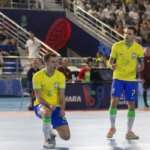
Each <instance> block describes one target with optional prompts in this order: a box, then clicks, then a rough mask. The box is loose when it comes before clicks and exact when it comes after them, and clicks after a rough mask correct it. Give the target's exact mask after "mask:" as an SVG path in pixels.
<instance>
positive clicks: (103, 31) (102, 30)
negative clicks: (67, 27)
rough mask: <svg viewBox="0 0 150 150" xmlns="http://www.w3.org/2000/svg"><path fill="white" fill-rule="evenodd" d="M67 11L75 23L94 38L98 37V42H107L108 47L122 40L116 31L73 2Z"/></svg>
mask: <svg viewBox="0 0 150 150" xmlns="http://www.w3.org/2000/svg"><path fill="white" fill-rule="evenodd" d="M68 10H69V11H70V12H71V13H73V14H74V15H75V16H76V21H77V22H79V23H80V24H81V25H82V26H83V27H84V28H85V29H87V30H89V31H90V32H92V33H93V34H94V35H95V36H96V37H99V40H104V41H105V42H107V43H108V44H109V45H110V46H111V45H112V44H113V43H114V42H116V41H119V40H121V39H123V36H122V35H121V34H119V33H118V32H117V31H116V30H114V29H113V28H111V27H110V26H109V25H107V24H105V23H104V22H102V21H101V20H99V19H97V18H96V17H94V16H92V15H91V14H89V13H88V12H86V11H85V10H83V9H82V8H81V7H80V6H78V5H77V4H76V3H75V2H74V3H70V5H69V8H68Z"/></svg>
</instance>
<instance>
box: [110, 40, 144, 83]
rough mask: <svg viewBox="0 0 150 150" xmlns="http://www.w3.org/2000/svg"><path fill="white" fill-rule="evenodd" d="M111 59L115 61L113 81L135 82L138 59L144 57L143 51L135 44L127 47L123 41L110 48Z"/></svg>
mask: <svg viewBox="0 0 150 150" xmlns="http://www.w3.org/2000/svg"><path fill="white" fill-rule="evenodd" d="M111 57H112V58H114V59H115V60H116V69H115V70H114V72H113V79H119V80H125V81H135V80H136V72H137V64H138V58H141V57H144V50H143V48H142V46H141V45H139V44H138V43H136V42H133V44H132V45H131V46H130V47H128V46H127V45H126V43H125V41H124V40H122V41H120V42H116V43H115V44H114V45H113V46H112V51H111Z"/></svg>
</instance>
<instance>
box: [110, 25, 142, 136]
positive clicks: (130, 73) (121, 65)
mask: <svg viewBox="0 0 150 150" xmlns="http://www.w3.org/2000/svg"><path fill="white" fill-rule="evenodd" d="M135 34H136V30H135V28H134V27H131V26H130V27H127V28H125V30H124V40H122V41H119V42H116V43H115V44H114V45H113V46H112V52H111V56H110V64H111V66H112V69H113V70H114V72H113V83H112V93H111V96H112V97H111V105H110V109H109V113H110V123H111V128H110V130H109V131H108V133H107V138H112V137H113V135H114V134H115V132H116V127H115V120H116V114H117V104H118V101H119V98H120V96H121V94H122V93H123V92H124V94H125V100H126V101H127V103H128V114H127V117H128V122H127V133H126V139H139V137H138V136H137V135H136V134H135V133H134V132H133V131H132V126H133V123H134V119H135V100H136V97H137V82H136V72H137V68H139V71H141V70H143V68H144V63H143V56H144V50H143V48H142V46H141V45H139V44H138V43H136V42H135V41H134V39H135Z"/></svg>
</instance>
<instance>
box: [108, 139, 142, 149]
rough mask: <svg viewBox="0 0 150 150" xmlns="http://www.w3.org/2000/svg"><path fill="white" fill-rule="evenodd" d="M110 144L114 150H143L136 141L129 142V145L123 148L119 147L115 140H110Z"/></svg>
mask: <svg viewBox="0 0 150 150" xmlns="http://www.w3.org/2000/svg"><path fill="white" fill-rule="evenodd" d="M109 142H110V143H109V145H110V147H111V149H112V150H141V149H140V147H139V146H138V145H137V142H136V141H132V140H127V143H128V145H127V146H125V147H123V148H122V147H119V146H118V145H117V142H116V140H115V139H110V140H109Z"/></svg>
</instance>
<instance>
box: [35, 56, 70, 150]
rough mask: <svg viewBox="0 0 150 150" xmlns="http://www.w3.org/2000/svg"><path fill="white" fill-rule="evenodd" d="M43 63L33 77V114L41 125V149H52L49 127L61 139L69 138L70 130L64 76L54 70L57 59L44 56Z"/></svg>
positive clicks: (52, 143) (53, 138)
mask: <svg viewBox="0 0 150 150" xmlns="http://www.w3.org/2000/svg"><path fill="white" fill-rule="evenodd" d="M44 61H45V68H44V69H41V70H40V71H38V72H37V73H35V74H34V76H33V89H34V91H35V96H36V101H35V113H36V115H37V116H38V117H40V118H41V119H42V123H43V133H44V137H45V142H44V145H43V147H44V148H54V147H55V144H56V143H55V136H54V135H53V132H52V127H51V125H52V126H53V128H54V129H56V130H57V132H58V133H59V135H60V137H61V138H62V139H64V140H69V138H70V130H69V126H68V123H67V120H66V118H65V95H64V92H65V76H64V75H63V74H62V73H61V72H59V71H58V70H57V69H56V67H57V57H55V56H53V55H51V54H46V55H45V56H44Z"/></svg>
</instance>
